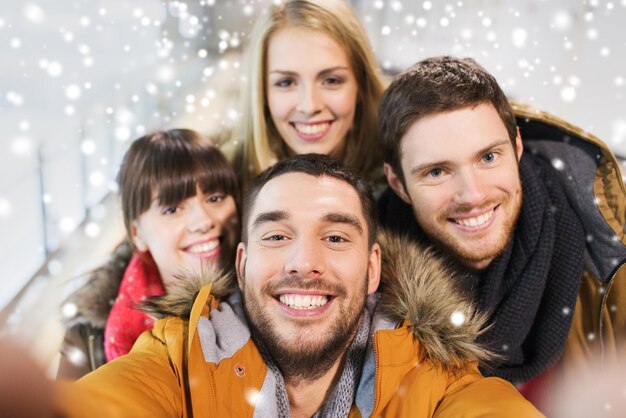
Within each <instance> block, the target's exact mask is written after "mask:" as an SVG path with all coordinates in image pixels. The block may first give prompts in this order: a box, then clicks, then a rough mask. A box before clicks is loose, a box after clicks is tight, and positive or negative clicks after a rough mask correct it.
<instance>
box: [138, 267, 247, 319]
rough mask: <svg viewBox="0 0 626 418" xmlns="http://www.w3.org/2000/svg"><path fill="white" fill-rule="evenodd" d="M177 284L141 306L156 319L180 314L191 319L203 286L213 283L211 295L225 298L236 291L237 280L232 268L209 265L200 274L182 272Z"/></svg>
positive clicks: (221, 298) (220, 298)
mask: <svg viewBox="0 0 626 418" xmlns="http://www.w3.org/2000/svg"><path fill="white" fill-rule="evenodd" d="M176 279H177V280H176V285H175V286H173V287H172V288H171V289H169V290H168V293H167V294H166V295H163V296H158V297H153V298H150V299H149V300H147V301H146V302H144V303H142V304H141V306H140V308H141V310H142V311H144V312H146V313H147V314H148V315H150V316H152V317H154V318H155V319H157V320H158V319H162V318H165V317H168V316H178V317H181V318H185V319H189V315H190V313H191V308H192V307H193V303H194V301H195V299H196V296H197V295H198V292H200V289H202V287H203V286H205V285H207V284H210V283H212V284H213V286H212V287H211V295H212V296H213V297H214V298H216V299H218V300H223V299H226V298H227V297H228V296H230V295H231V294H232V293H233V292H235V291H236V290H237V289H238V287H237V280H235V274H234V271H232V270H219V269H217V268H214V267H210V266H207V267H206V269H204V268H203V271H202V272H201V273H200V274H193V273H182V274H181V275H179V276H177V277H176Z"/></svg>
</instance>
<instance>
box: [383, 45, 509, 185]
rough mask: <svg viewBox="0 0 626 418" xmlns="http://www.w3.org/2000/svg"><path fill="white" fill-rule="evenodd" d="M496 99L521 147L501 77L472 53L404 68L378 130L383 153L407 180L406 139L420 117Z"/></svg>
mask: <svg viewBox="0 0 626 418" xmlns="http://www.w3.org/2000/svg"><path fill="white" fill-rule="evenodd" d="M481 103H491V104H493V106H494V107H495V108H496V111H497V112H498V115H499V116H500V119H501V120H502V122H503V123H504V126H505V127H506V130H507V132H508V134H509V138H510V139H511V143H512V144H513V148H514V149H515V138H516V136H517V125H516V124H515V115H514V114H513V109H512V108H511V105H510V103H509V101H508V99H507V97H506V95H505V94H504V92H503V91H502V89H501V88H500V86H499V85H498V82H497V81H496V79H495V78H494V77H493V76H492V75H491V74H489V73H488V72H487V71H486V70H485V69H484V68H483V67H481V66H480V65H479V64H478V63H477V62H476V61H474V60H473V59H471V58H464V59H459V58H454V57H449V56H443V57H433V58H427V59H425V60H423V61H420V62H418V63H417V64H415V65H413V66H412V67H410V68H409V69H408V70H406V71H405V72H403V73H401V74H400V75H398V76H397V77H396V79H395V80H394V81H393V82H392V83H391V84H390V85H389V87H388V88H387V90H386V91H385V93H384V94H383V97H382V100H381V102H380V107H379V112H378V134H379V138H380V141H381V144H382V148H383V158H384V160H385V162H386V163H388V164H389V165H390V166H391V168H392V169H393V171H394V173H395V174H396V175H397V176H398V177H399V178H400V180H401V181H402V184H404V185H405V186H406V184H405V179H404V175H403V173H402V167H401V164H400V161H401V141H402V138H403V137H404V135H405V134H406V132H407V131H408V130H409V128H410V127H411V126H412V125H413V124H414V123H415V122H416V121H417V120H418V119H420V118H422V117H424V116H427V115H432V114H434V113H441V112H448V111H453V110H458V109H462V108H465V107H473V106H477V105H479V104H481Z"/></svg>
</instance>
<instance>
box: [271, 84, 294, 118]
mask: <svg viewBox="0 0 626 418" xmlns="http://www.w3.org/2000/svg"><path fill="white" fill-rule="evenodd" d="M267 106H268V107H269V110H270V115H271V116H272V119H273V120H274V121H282V120H283V119H286V118H287V116H288V115H289V113H290V109H291V108H292V107H293V105H292V103H291V96H290V95H289V94H277V93H272V92H271V91H270V92H269V93H268V94H267Z"/></svg>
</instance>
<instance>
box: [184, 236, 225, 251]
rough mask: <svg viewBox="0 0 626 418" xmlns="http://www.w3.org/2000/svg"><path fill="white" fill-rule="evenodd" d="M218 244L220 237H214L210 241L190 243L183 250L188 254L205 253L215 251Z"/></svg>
mask: <svg viewBox="0 0 626 418" xmlns="http://www.w3.org/2000/svg"><path fill="white" fill-rule="evenodd" d="M219 246H220V238H215V239H212V240H210V241H206V242H202V243H199V244H194V245H191V246H189V247H187V248H185V252H188V253H190V254H196V255H198V254H206V253H210V252H213V251H215V249H216V248H218V247H219Z"/></svg>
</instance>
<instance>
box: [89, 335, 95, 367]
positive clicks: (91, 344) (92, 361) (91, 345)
mask: <svg viewBox="0 0 626 418" xmlns="http://www.w3.org/2000/svg"><path fill="white" fill-rule="evenodd" d="M95 339H96V337H95V336H94V335H93V334H89V335H88V336H87V347H88V349H89V365H90V366H91V370H92V371H93V370H96V347H95V346H94V341H95Z"/></svg>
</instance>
